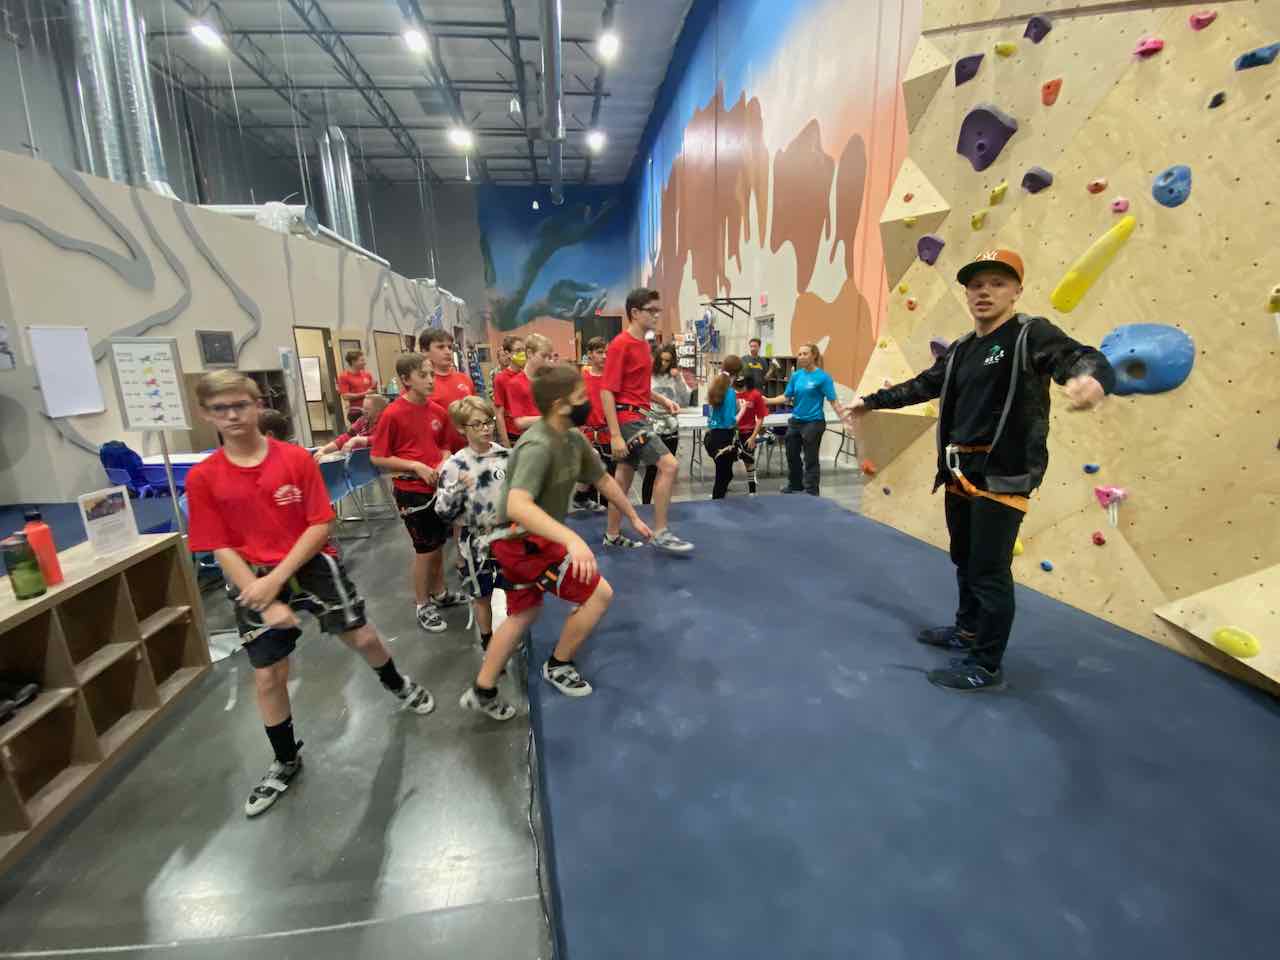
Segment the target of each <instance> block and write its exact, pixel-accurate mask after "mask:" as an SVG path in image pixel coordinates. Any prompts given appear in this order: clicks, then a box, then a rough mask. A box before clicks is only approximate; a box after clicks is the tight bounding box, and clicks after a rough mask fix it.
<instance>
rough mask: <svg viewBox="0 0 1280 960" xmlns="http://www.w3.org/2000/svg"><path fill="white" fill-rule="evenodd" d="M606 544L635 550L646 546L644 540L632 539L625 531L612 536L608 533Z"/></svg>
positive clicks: (605, 536) (605, 539) (605, 537)
mask: <svg viewBox="0 0 1280 960" xmlns="http://www.w3.org/2000/svg"><path fill="white" fill-rule="evenodd" d="M604 545H605V546H606V547H622V548H623V549H625V550H635V549H638V548H639V547H643V546H644V541H643V540H632V539H631V538H630V537H628V536H627V535H626V534H624V533H620V534H618V535H617V536H616V537H611V536H609V535H608V534H607V533H606V534H605V535H604Z"/></svg>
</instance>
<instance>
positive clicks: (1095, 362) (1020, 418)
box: [862, 313, 1116, 493]
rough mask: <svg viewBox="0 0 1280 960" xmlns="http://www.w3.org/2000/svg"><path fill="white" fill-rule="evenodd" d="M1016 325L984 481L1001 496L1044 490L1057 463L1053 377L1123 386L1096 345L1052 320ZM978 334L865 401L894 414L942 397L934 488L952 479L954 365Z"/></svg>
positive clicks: (1019, 318)
mask: <svg viewBox="0 0 1280 960" xmlns="http://www.w3.org/2000/svg"><path fill="white" fill-rule="evenodd" d="M1009 322H1010V323H1017V324H1019V325H1020V326H1021V327H1022V329H1021V331H1020V332H1019V334H1018V340H1017V346H1016V347H1015V348H1014V354H1013V373H1012V375H1011V376H1010V378H1009V394H1008V396H1007V397H1006V399H1005V403H1004V410H1003V413H1002V414H1001V417H1000V422H999V425H998V426H997V427H996V432H995V437H994V439H993V440H992V443H991V452H990V453H989V454H987V458H986V466H985V468H984V469H983V476H984V477H985V478H986V486H987V489H989V490H991V491H992V492H995V493H1028V492H1030V491H1032V490H1034V489H1036V487H1038V486H1040V482H1041V481H1042V480H1043V479H1044V472H1045V469H1046V468H1047V467H1048V466H1049V445H1048V439H1049V378H1050V377H1052V378H1053V379H1054V380H1056V381H1057V382H1058V383H1060V384H1064V383H1066V382H1067V381H1068V380H1070V379H1071V378H1072V377H1080V376H1089V377H1093V378H1094V379H1095V380H1097V381H1098V382H1099V383H1100V384H1102V389H1103V390H1105V391H1106V392H1107V393H1111V391H1112V390H1114V389H1115V385H1116V375H1115V371H1114V370H1112V369H1111V364H1110V363H1108V362H1107V358H1106V357H1104V356H1103V355H1102V354H1101V353H1099V352H1098V351H1097V350H1095V349H1094V348H1093V347H1086V346H1084V345H1083V344H1080V343H1077V342H1076V341H1075V340H1072V339H1071V338H1070V337H1069V336H1067V335H1066V334H1065V333H1063V332H1062V331H1061V330H1059V329H1058V328H1057V327H1055V326H1054V325H1053V324H1052V323H1050V322H1049V321H1048V320H1046V319H1045V318H1044V317H1029V316H1027V315H1026V314H1024V313H1019V314H1015V315H1014V317H1013V319H1012V320H1010V321H1009ZM972 336H974V334H973V333H967V334H965V335H964V336H963V337H961V338H960V339H959V340H957V341H956V342H955V343H953V344H952V345H951V346H950V347H949V348H948V349H947V352H946V353H945V354H943V355H942V356H941V357H939V358H938V360H937V362H935V363H934V365H933V366H932V367H930V368H929V369H928V370H926V371H924V372H923V373H921V374H920V375H919V376H917V377H914V378H913V379H911V380H907V381H905V382H903V383H899V384H897V385H896V386H892V387H886V388H885V389H883V390H877V391H876V392H875V393H872V394H869V395H868V396H865V397H863V398H862V399H863V401H864V402H865V403H866V405H867V407H868V408H869V409H871V410H892V409H895V408H897V407H907V406H910V405H911V404H914V403H924V402H925V401H926V400H933V399H935V398H941V399H940V400H939V407H940V409H939V410H938V475H937V478H936V480H935V481H934V486H933V488H934V489H935V490H937V489H938V487H939V486H940V485H941V484H943V483H946V482H947V480H948V479H949V478H950V476H951V474H950V471H948V470H947V462H946V453H945V448H946V442H945V441H946V438H947V437H948V436H949V433H950V429H951V417H952V414H953V413H954V411H953V410H952V409H951V408H950V407H949V406H948V400H949V399H950V398H949V397H948V391H949V390H950V388H951V367H952V364H953V363H954V361H955V355H956V347H957V346H959V345H960V344H961V343H964V342H965V341H966V340H968V339H969V338H970V337H972Z"/></svg>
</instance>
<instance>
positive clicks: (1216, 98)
mask: <svg viewBox="0 0 1280 960" xmlns="http://www.w3.org/2000/svg"><path fill="white" fill-rule="evenodd" d="M1226 102H1227V92H1226V91H1225V90H1219V91H1218V92H1217V93H1215V94H1214V95H1213V97H1212V98H1211V99H1210V100H1209V109H1210V110H1217V109H1218V108H1219V107H1220V106H1222V105H1223V104H1224V103H1226Z"/></svg>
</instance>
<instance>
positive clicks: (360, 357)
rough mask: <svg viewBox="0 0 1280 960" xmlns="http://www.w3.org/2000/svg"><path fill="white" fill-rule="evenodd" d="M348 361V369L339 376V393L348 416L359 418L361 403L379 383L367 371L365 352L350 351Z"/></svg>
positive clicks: (367, 364) (367, 363)
mask: <svg viewBox="0 0 1280 960" xmlns="http://www.w3.org/2000/svg"><path fill="white" fill-rule="evenodd" d="M346 361H347V369H346V370H343V371H342V372H341V373H340V374H338V393H339V394H340V395H341V396H342V402H343V403H344V404H346V407H347V415H348V416H351V414H356V415H357V416H358V415H359V411H360V404H361V402H362V401H363V400H364V398H365V395H366V394H368V393H370V392H372V391H373V390H374V389H375V388H376V387H377V385H378V381H377V380H375V379H374V378H373V374H372V373H370V372H369V371H368V369H367V367H368V366H369V362H368V361H367V360H366V359H365V356H364V351H362V350H348V351H347V356H346Z"/></svg>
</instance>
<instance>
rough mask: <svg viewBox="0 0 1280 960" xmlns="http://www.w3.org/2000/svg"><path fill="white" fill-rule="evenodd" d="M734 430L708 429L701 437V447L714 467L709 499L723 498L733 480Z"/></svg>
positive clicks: (734, 456)
mask: <svg viewBox="0 0 1280 960" xmlns="http://www.w3.org/2000/svg"><path fill="white" fill-rule="evenodd" d="M737 433H738V432H737V431H736V430H708V431H707V432H706V435H705V436H704V437H703V438H702V447H703V449H704V450H706V451H707V456H708V457H709V458H710V460H711V462H712V463H713V464H715V467H716V479H715V483H713V484H712V485H711V499H712V500H723V499H724V496H725V494H726V493H728V492H729V484H730V483H731V482H732V481H733V464H734V461H736V460H737V459H738V444H737V439H738V437H737Z"/></svg>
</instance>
